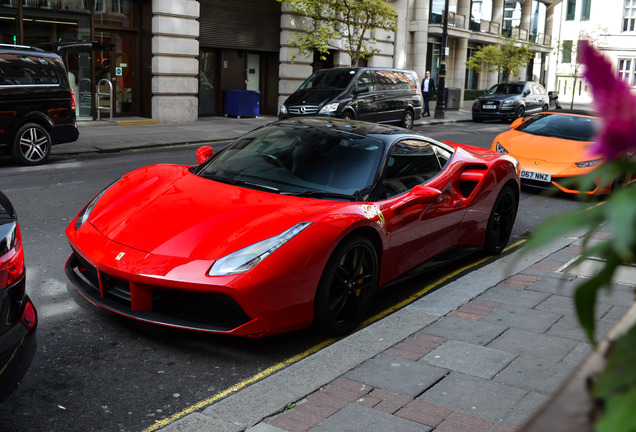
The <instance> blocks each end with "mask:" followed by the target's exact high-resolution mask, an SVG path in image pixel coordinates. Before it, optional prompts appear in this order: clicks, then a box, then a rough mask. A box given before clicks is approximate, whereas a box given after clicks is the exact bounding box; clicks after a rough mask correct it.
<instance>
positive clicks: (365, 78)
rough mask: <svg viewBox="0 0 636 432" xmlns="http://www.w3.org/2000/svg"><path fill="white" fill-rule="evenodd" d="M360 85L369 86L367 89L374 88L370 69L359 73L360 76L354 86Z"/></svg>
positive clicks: (372, 89)
mask: <svg viewBox="0 0 636 432" xmlns="http://www.w3.org/2000/svg"><path fill="white" fill-rule="evenodd" d="M361 86H367V87H369V91H374V90H375V80H374V79H373V72H372V71H364V72H362V73H361V74H360V76H359V77H358V79H357V80H356V88H359V87H361Z"/></svg>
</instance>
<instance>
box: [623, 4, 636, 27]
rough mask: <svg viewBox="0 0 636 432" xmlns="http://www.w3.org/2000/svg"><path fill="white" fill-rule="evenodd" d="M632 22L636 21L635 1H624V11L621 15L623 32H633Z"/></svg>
mask: <svg viewBox="0 0 636 432" xmlns="http://www.w3.org/2000/svg"><path fill="white" fill-rule="evenodd" d="M634 21H636V0H625V11H624V14H623V31H624V32H633V31H634Z"/></svg>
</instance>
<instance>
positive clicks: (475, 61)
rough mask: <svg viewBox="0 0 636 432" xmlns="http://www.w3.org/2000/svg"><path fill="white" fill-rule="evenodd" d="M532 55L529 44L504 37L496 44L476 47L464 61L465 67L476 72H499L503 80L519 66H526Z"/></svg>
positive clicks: (515, 71)
mask: <svg viewBox="0 0 636 432" xmlns="http://www.w3.org/2000/svg"><path fill="white" fill-rule="evenodd" d="M532 57H534V51H532V49H531V48H530V45H528V44H524V43H517V42H515V41H513V40H512V39H509V38H505V39H502V42H501V43H500V44H498V45H486V46H482V47H479V48H477V52H475V54H474V55H473V56H472V57H471V58H469V59H468V60H467V61H466V67H467V68H469V69H472V70H474V71H475V72H477V73H480V72H483V71H484V70H487V71H488V72H499V73H500V74H501V76H502V77H503V80H504V81H507V80H508V79H509V78H510V75H512V74H516V73H517V72H518V71H519V68H521V67H522V66H526V65H527V64H528V63H529V62H530V60H532Z"/></svg>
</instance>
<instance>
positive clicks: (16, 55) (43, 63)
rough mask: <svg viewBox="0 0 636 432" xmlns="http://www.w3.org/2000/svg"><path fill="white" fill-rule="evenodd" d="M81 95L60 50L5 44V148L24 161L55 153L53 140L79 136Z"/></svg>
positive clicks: (1, 124) (0, 140)
mask: <svg viewBox="0 0 636 432" xmlns="http://www.w3.org/2000/svg"><path fill="white" fill-rule="evenodd" d="M78 136H79V132H78V130H77V125H76V117H75V95H74V94H73V91H72V89H71V88H70V86H69V81H68V74H67V72H66V68H65V67H64V63H63V62H62V59H61V58H60V56H59V55H57V54H54V53H49V52H46V51H43V50H40V49H38V48H33V47H28V46H20V45H3V44H0V152H4V153H8V154H11V156H13V157H14V158H15V160H16V161H18V162H19V163H21V164H23V165H37V164H40V163H42V162H44V161H46V160H47V159H48V158H49V156H50V155H51V145H53V144H61V143H66V142H72V141H75V140H77V137H78Z"/></svg>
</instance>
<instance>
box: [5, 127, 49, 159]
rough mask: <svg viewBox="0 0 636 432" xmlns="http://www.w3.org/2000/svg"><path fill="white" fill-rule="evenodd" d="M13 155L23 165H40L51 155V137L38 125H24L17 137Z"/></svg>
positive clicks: (12, 150)
mask: <svg viewBox="0 0 636 432" xmlns="http://www.w3.org/2000/svg"><path fill="white" fill-rule="evenodd" d="M11 155H12V156H13V158H14V159H15V160H16V161H18V162H19V163H20V164H22V165H38V164H41V163H43V162H45V161H46V160H47V159H48V158H49V156H50V155H51V135H50V134H49V132H48V131H47V130H46V129H45V128H44V127H42V126H41V125H39V124H37V123H27V124H25V125H22V127H20V129H18V132H17V133H16V135H15V139H14V141H13V147H12V148H11Z"/></svg>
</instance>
